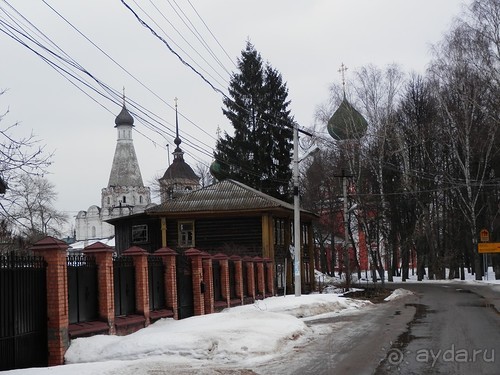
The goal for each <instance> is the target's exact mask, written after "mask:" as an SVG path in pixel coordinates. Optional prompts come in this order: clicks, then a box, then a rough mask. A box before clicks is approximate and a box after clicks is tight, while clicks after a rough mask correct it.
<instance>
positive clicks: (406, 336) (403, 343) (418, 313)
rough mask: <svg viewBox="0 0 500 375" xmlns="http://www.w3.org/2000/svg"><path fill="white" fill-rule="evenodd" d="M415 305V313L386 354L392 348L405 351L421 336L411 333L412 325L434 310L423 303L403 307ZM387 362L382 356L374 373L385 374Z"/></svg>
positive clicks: (401, 351)
mask: <svg viewBox="0 0 500 375" xmlns="http://www.w3.org/2000/svg"><path fill="white" fill-rule="evenodd" d="M410 306H411V307H415V315H414V316H413V319H412V320H411V321H410V322H408V323H407V324H406V331H404V332H403V333H402V334H400V335H399V336H398V338H397V339H396V341H395V342H394V343H393V344H392V345H391V347H390V349H389V350H387V353H388V355H389V354H390V353H391V352H392V353H393V350H397V351H398V352H400V353H404V352H405V348H406V347H407V346H408V344H409V343H410V342H411V341H413V340H415V339H418V338H422V337H421V336H415V335H412V334H411V332H412V327H413V326H414V325H416V324H419V323H421V322H422V320H423V319H424V318H425V317H426V316H427V314H429V313H434V312H435V310H431V309H429V307H428V306H427V305H423V304H420V303H406V304H405V307H410ZM398 312H399V313H401V312H400V311H396V312H395V314H394V315H398ZM388 367H390V366H389V362H388V357H386V358H384V359H383V360H382V361H381V362H380V364H379V366H378V367H377V369H376V371H375V375H381V374H386V371H387V369H388Z"/></svg>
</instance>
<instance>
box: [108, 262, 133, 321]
mask: <svg viewBox="0 0 500 375" xmlns="http://www.w3.org/2000/svg"><path fill="white" fill-rule="evenodd" d="M113 278H114V292H115V293H114V294H115V316H123V315H130V314H134V313H135V267H134V260H133V259H132V258H131V257H127V256H122V257H117V258H115V259H113Z"/></svg>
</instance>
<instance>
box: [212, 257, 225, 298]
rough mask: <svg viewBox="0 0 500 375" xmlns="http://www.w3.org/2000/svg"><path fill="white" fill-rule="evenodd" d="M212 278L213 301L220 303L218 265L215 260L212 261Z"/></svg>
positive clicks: (220, 285)
mask: <svg viewBox="0 0 500 375" xmlns="http://www.w3.org/2000/svg"><path fill="white" fill-rule="evenodd" d="M212 276H213V280H214V301H222V300H223V299H222V282H221V274H220V263H219V261H217V260H213V261H212Z"/></svg>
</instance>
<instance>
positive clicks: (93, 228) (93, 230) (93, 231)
mask: <svg viewBox="0 0 500 375" xmlns="http://www.w3.org/2000/svg"><path fill="white" fill-rule="evenodd" d="M92 238H95V227H94V226H93V227H92Z"/></svg>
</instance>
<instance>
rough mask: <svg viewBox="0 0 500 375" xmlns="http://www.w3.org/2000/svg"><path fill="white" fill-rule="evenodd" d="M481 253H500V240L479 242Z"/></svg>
mask: <svg viewBox="0 0 500 375" xmlns="http://www.w3.org/2000/svg"><path fill="white" fill-rule="evenodd" d="M477 250H478V252H479V253H500V242H482V243H478V244H477Z"/></svg>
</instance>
